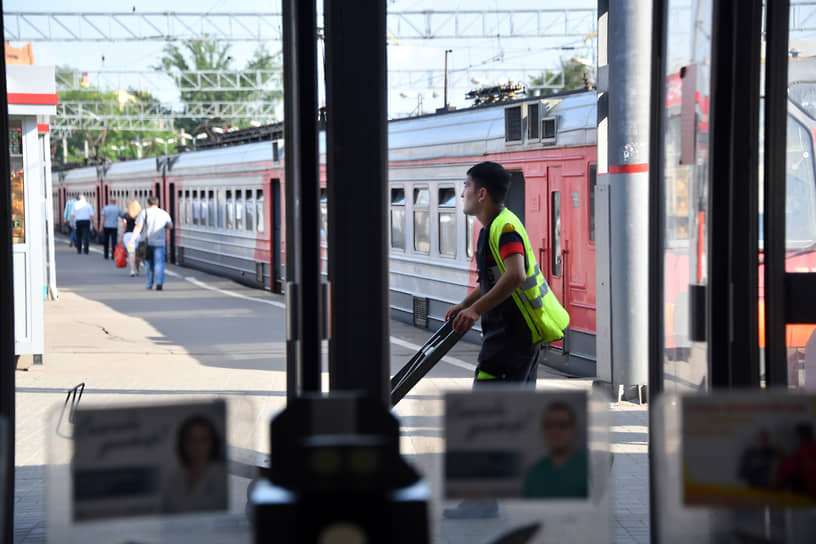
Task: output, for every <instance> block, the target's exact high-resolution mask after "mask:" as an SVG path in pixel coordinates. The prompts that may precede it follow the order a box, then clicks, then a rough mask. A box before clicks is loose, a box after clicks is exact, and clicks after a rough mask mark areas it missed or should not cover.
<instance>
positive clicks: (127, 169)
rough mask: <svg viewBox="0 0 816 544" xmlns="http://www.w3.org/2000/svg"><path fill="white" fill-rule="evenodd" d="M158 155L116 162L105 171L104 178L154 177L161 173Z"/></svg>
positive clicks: (112, 179) (113, 179)
mask: <svg viewBox="0 0 816 544" xmlns="http://www.w3.org/2000/svg"><path fill="white" fill-rule="evenodd" d="M160 173H161V172H160V169H159V167H158V163H157V160H156V157H149V158H146V159H137V160H135V161H122V162H114V163H112V164H111V165H110V167H108V169H107V170H106V171H105V174H104V178H105V179H106V180H109V181H115V180H120V179H133V178H154V177H156V176H158V175H160Z"/></svg>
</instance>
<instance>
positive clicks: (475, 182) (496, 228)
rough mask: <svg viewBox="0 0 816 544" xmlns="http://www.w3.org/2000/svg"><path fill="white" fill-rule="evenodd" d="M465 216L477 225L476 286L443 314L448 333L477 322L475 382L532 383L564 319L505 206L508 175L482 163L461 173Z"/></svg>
mask: <svg viewBox="0 0 816 544" xmlns="http://www.w3.org/2000/svg"><path fill="white" fill-rule="evenodd" d="M467 174H468V177H467V180H466V181H465V189H464V191H463V192H462V198H463V199H464V212H465V214H467V215H475V216H476V218H477V219H478V220H479V222H480V223H481V224H482V225H484V227H483V228H482V230H481V232H480V233H479V241H478V244H477V247H476V265H477V267H478V274H479V286H478V287H476V288H475V289H473V290H472V291H471V292H470V293H469V294H468V295H467V296H466V297H465V299H464V300H463V301H462V302H460V303H459V304H456V305H454V306H451V307H450V308H449V309H448V312H447V314H446V315H445V319H446V320H447V319H449V318H450V317H451V316H453V315H454V314H455V315H456V317H455V318H454V321H453V327H454V329H456V330H457V331H458V332H461V333H464V332H467V331H468V330H469V329H470V328H471V327H472V326H473V324H474V323H475V322H476V320H478V319H479V317H481V318H482V334H483V339H482V349H481V351H480V352H479V359H478V362H479V365H478V368H477V371H476V376H475V378H476V380H475V381H476V383H475V385H478V384H479V383H480V382H485V381H490V382H495V381H497V380H500V381H507V382H531V383H532V384H533V385H534V384H535V379H536V370H537V367H538V357H539V348H540V346H541V344H542V343H547V342H552V341H554V340H560V339H561V338H562V337H563V331H564V329H565V328H566V327H567V325H569V315H568V314H567V312H566V310H564V308H563V307H562V306H561V304H560V303H559V302H558V299H556V298H555V295H554V294H553V293H552V291H550V289H549V286H548V285H547V282H546V280H545V279H544V276H543V275H542V274H541V271H540V270H539V268H538V264H537V263H536V258H535V254H534V253H533V249H532V246H531V245H530V240H529V239H528V238H527V232H526V231H525V230H524V225H522V224H521V221H519V218H518V217H516V215H515V214H514V213H513V212H511V211H510V210H508V209H507V208H505V207H504V198H505V196H506V195H507V190H508V188H509V186H510V174H509V173H508V172H507V170H505V169H504V168H503V167H502V166H501V165H500V164H497V163H495V162H482V163H479V164H477V165H476V166H474V167H472V168H471V169H470V170H468V172H467Z"/></svg>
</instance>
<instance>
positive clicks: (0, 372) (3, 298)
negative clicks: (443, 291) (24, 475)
mask: <svg viewBox="0 0 816 544" xmlns="http://www.w3.org/2000/svg"><path fill="white" fill-rule="evenodd" d="M2 28H3V7H2V5H0V30H2ZM0 70H2V73H3V77H0V122H2V125H3V126H2V128H1V129H0V172H3V174H2V175H3V176H4V177H5V179H4V180H3V183H0V311H2V312H3V314H4V317H5V318H4V319H3V320H2V325H0V416H3V417H4V418H5V419H6V436H4V437H2V442H0V447H2V448H3V451H2V452H0V458H2V459H4V460H5V463H3V465H2V466H0V471H2V473H0V481H2V482H4V484H5V485H4V487H3V489H2V491H0V492H2V494H3V495H2V501H0V505H2V512H0V516H1V517H2V529H0V530H2V533H0V541H2V542H13V541H14V440H15V439H14V371H15V368H16V366H17V360H16V357H15V356H14V344H15V338H14V272H13V271H14V266H13V265H14V262H13V260H12V253H11V250H12V247H11V185H10V184H9V183H8V182H7V181H6V180H8V179H9V155H8V149H9V143H8V125H9V123H8V96H7V94H6V77H5V74H6V58H5V55H3V56H2V57H0Z"/></svg>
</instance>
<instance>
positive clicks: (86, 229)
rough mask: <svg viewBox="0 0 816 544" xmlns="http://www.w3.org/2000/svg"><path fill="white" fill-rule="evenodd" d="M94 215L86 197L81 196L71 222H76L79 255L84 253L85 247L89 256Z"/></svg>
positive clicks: (75, 205) (72, 213) (75, 206)
mask: <svg viewBox="0 0 816 544" xmlns="http://www.w3.org/2000/svg"><path fill="white" fill-rule="evenodd" d="M93 214H94V211H93V208H92V207H91V205H90V204H88V201H87V200H85V195H79V200H78V201H77V203H76V204H74V209H73V210H71V221H75V222H76V248H77V254H80V253H82V250H83V246H84V250H85V255H87V254H88V245H89V244H90V241H91V240H90V238H91V217H93Z"/></svg>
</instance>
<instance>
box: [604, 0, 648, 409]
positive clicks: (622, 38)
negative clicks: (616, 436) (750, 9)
mask: <svg viewBox="0 0 816 544" xmlns="http://www.w3.org/2000/svg"><path fill="white" fill-rule="evenodd" d="M607 5H608V8H609V9H608V12H607V14H606V23H607V25H606V26H607V33H606V35H607V40H606V58H607V63H608V69H607V74H608V82H607V87H606V88H607V93H606V95H607V96H606V98H605V104H604V106H605V108H606V131H605V132H606V141H605V142H603V141H602V140H601V136H600V135H599V142H598V157H599V168H600V163H601V157H603V158H604V159H605V161H604V162H606V173H607V176H606V178H605V179H604V182H605V184H606V185H607V186H608V206H609V207H608V217H609V223H608V229H609V236H608V243H609V247H608V255H609V265H608V272H609V275H608V293H609V329H610V330H609V335H610V339H609V340H610V341H611V346H609V350H610V357H611V361H609V364H610V365H611V372H610V374H611V383H612V386H613V391H614V392H615V393H616V394H619V393H620V392H622V393H623V396H624V397H625V398H630V399H631V398H638V393H639V391H640V390H639V386H642V385H645V384H646V383H647V382H648V341H649V338H648V322H647V319H648V289H647V286H648V249H649V248H648V241H649V239H648V233H649V215H648V209H649V208H648V206H649V186H648V183H649V162H648V161H649V94H650V93H649V85H650V81H649V77H650V66H651V49H652V47H651V21H652V19H651V17H652V15H651V14H652V3H651V1H650V0H608V2H607ZM599 14H600V9H599ZM599 29H600V25H599ZM600 43H601V42H600V41H599V51H600V50H601V45H600ZM602 57H603V55H602V54H601V55H599V62H600V58H602ZM600 79H601V78H599V80H600ZM600 104H601V102H600V101H599V114H600V113H601V107H600ZM599 117H600V115H599ZM599 128H600V123H599ZM599 132H600V131H599ZM602 146H603V147H604V150H603V151H602V149H601V147H602ZM598 281H599V284H600V282H601V281H603V279H602V278H599V280H598ZM600 304H601V302H599V306H600ZM599 311H603V310H602V309H600V308H599ZM601 341H603V339H601V338H599V342H601ZM602 364H603V363H602V362H601V361H600V360H599V367H600V366H601V365H602Z"/></svg>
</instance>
